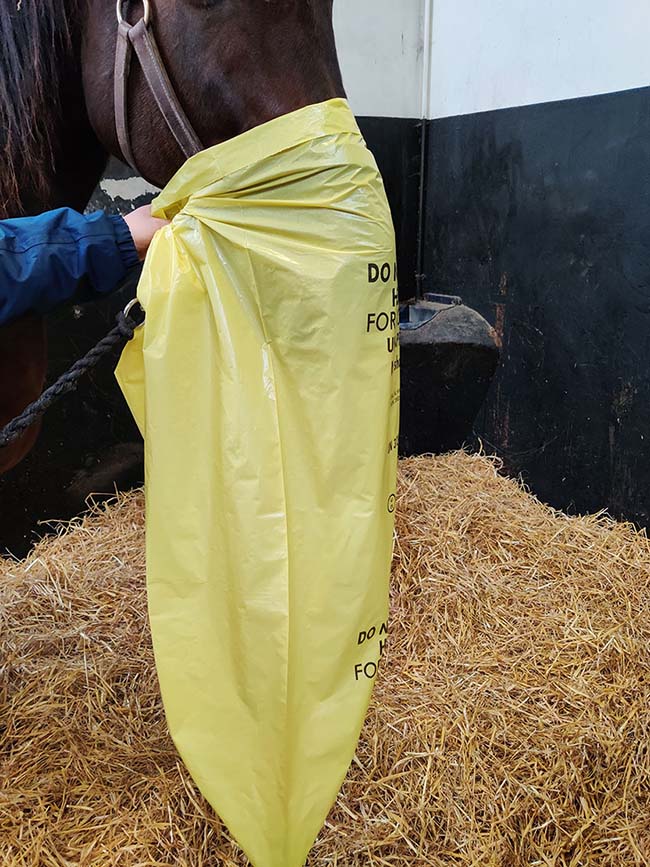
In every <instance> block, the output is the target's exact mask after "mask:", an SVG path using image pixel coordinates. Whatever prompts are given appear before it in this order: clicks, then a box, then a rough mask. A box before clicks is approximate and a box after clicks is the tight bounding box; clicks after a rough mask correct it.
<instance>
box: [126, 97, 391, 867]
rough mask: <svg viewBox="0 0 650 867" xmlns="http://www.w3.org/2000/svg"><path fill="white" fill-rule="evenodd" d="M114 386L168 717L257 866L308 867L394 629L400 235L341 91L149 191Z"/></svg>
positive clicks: (204, 786) (195, 160)
mask: <svg viewBox="0 0 650 867" xmlns="http://www.w3.org/2000/svg"><path fill="white" fill-rule="evenodd" d="M154 213H155V214H156V215H157V216H161V217H162V216H164V217H167V218H173V222H172V223H171V225H170V226H169V227H167V228H166V229H164V230H163V231H162V232H160V233H159V234H158V235H157V236H156V238H155V239H154V243H153V244H152V247H151V249H150V251H149V255H148V257H147V261H146V265H145V268H144V273H143V276H142V280H141V282H140V286H139V289H138V297H139V299H140V302H141V304H142V306H143V308H144V309H145V310H146V320H145V324H144V326H143V327H142V328H140V329H139V330H138V332H137V334H136V337H135V338H134V340H133V341H131V343H130V344H129V345H128V346H127V348H126V349H125V351H124V354H123V356H122V359H121V361H120V364H119V367H118V374H117V375H118V380H119V382H120V385H121V387H122V390H123V392H124V394H125V396H126V398H127V400H128V402H129V405H130V407H131V409H132V411H133V413H134V416H135V417H136V419H137V421H138V424H139V426H140V429H141V431H142V433H143V435H144V439H145V453H146V512H147V517H146V523H147V584H148V597H149V614H150V619H151V628H152V632H153V641H154V650H155V656H156V665H157V669H158V675H159V679H160V686H161V690H162V696H163V701H164V705H165V711H166V714H167V721H168V724H169V729H170V732H171V734H172V737H173V739H174V742H175V743H176V746H177V747H178V750H179V752H180V754H181V756H182V758H183V760H184V762H185V764H186V765H187V767H188V769H189V771H190V773H191V774H192V776H193V778H194V780H195V781H196V783H197V785H198V787H199V788H200V790H201V791H202V792H203V794H204V795H205V797H206V798H207V799H208V801H209V802H210V803H211V804H212V805H213V807H214V809H215V810H216V811H217V813H218V814H219V815H220V816H221V818H222V819H223V821H224V822H225V823H226V825H227V826H228V828H229V829H230V831H231V833H232V834H233V836H234V837H235V839H236V840H237V841H238V842H239V844H240V845H241V846H242V848H243V849H244V851H245V852H246V854H247V855H248V857H249V859H250V860H251V861H252V863H253V864H254V865H255V867H300V865H301V864H303V863H304V861H305V858H306V856H307V853H308V851H309V849H310V847H311V845H312V844H313V841H314V839H315V837H316V835H317V833H318V831H319V829H320V827H321V826H322V824H323V822H324V820H325V817H326V815H327V812H328V810H329V808H330V807H331V805H332V803H333V802H334V800H335V798H336V794H337V791H338V789H339V787H340V785H341V782H342V781H343V779H344V777H345V774H346V772H347V769H348V767H349V764H350V762H351V760H352V757H353V755H354V750H355V746H356V743H357V739H358V736H359V731H360V728H361V725H362V722H363V719H364V715H365V712H366V709H367V705H368V701H369V698H370V693H371V689H372V684H373V680H374V678H375V675H376V672H377V665H378V661H379V657H380V655H381V651H382V650H383V647H384V644H385V641H386V637H387V602H388V578H389V570H390V559H391V551H392V536H393V517H394V516H393V511H394V508H395V476H396V458H397V452H396V445H397V440H396V437H397V431H398V402H399V349H398V343H397V327H398V325H397V319H398V315H397V314H398V306H397V286H396V274H395V270H396V269H395V249H394V233H393V227H392V223H391V217H390V212H389V209H388V204H387V201H386V196H385V192H384V187H383V184H382V181H381V178H380V175H379V173H378V170H377V167H376V164H375V161H374V159H373V157H372V155H371V154H370V152H369V151H368V150H367V148H366V147H365V143H364V141H363V139H362V137H361V135H360V133H359V130H358V128H357V125H356V122H355V120H354V117H353V115H352V113H351V111H350V109H349V107H348V105H347V103H346V102H345V101H344V100H332V101H329V102H326V103H322V104H320V105H314V106H309V107H307V108H304V109H301V110H299V111H297V112H295V113H293V114H290V115H286V116H284V117H281V118H278V119H276V120H273V121H271V122H269V123H267V124H265V125H263V126H261V127H258V128H256V129H254V130H251V131H250V132H246V133H244V134H243V135H241V136H239V137H238V138H236V139H233V140H231V141H228V142H226V143H224V144H221V145H217V146H215V147H212V148H210V149H208V150H206V151H204V152H202V153H200V154H198V155H197V156H195V157H192V158H191V159H190V160H189V161H188V162H187V163H186V164H185V165H184V166H183V167H182V168H181V170H180V171H179V172H178V174H177V175H176V176H175V177H174V178H173V179H172V180H171V182H170V183H169V184H168V186H167V187H166V188H165V190H164V191H163V192H162V193H161V195H160V196H159V197H158V198H157V199H156V201H155V203H154Z"/></svg>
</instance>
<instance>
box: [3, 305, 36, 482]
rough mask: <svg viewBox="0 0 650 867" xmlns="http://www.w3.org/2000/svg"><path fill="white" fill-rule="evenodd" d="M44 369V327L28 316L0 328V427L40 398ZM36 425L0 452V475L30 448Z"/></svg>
mask: <svg viewBox="0 0 650 867" xmlns="http://www.w3.org/2000/svg"><path fill="white" fill-rule="evenodd" d="M46 368H47V346H46V338H45V324H44V322H43V318H42V317H41V316H36V315H31V314H30V315H29V316H23V317H22V318H21V319H17V320H16V321H15V322H10V323H9V324H8V325H5V326H3V327H2V328H0V427H2V426H3V425H5V424H6V423H7V422H9V421H11V419H12V418H14V417H15V416H16V415H18V414H19V413H20V412H22V411H23V409H25V407H26V406H27V405H28V404H29V403H31V402H32V401H33V400H36V398H37V397H38V396H39V395H40V394H41V392H42V390H43V384H44V382H45V373H46ZM39 430H40V423H37V424H34V425H32V427H31V428H29V430H28V431H26V432H25V434H23V436H22V437H20V439H18V440H16V442H14V443H12V444H11V445H10V446H7V447H6V448H0V473H4V472H6V471H7V470H9V469H11V468H12V467H14V466H15V465H16V464H17V463H18V462H19V461H21V460H22V459H23V458H24V457H25V455H26V454H27V453H28V452H29V450H30V449H31V448H32V446H33V445H34V442H35V441H36V437H37V436H38V432H39Z"/></svg>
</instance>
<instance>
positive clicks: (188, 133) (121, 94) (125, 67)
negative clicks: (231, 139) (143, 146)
mask: <svg viewBox="0 0 650 867" xmlns="http://www.w3.org/2000/svg"><path fill="white" fill-rule="evenodd" d="M128 3H129V0H126V6H127V8H128ZM143 3H144V14H143V16H142V18H141V19H140V20H139V21H138V22H137V24H133V25H132V24H129V22H128V21H127V20H126V18H124V15H123V8H124V5H125V0H117V7H116V9H117V46H116V50H115V76H114V110H115V128H116V130H117V140H118V142H119V145H120V150H121V151H122V156H123V157H124V159H125V160H126V161H127V162H128V163H130V165H131V166H132V167H133V168H134V169H135V170H136V171H137V170H138V169H137V165H136V162H135V158H134V156H133V150H132V148H131V137H130V135H129V115H128V84H129V71H130V69H131V58H132V55H133V51H135V53H136V56H137V58H138V61H139V63H140V66H141V68H142V72H143V73H144V76H145V79H146V81H147V84H148V85H149V90H150V91H151V93H152V94H153V97H154V99H155V101H156V105H157V106H158V110H159V111H160V113H161V115H162V117H163V119H164V121H165V123H166V124H167V126H168V127H169V129H170V131H171V133H172V135H173V136H174V138H175V139H176V141H177V143H178V146H179V147H180V149H181V151H182V152H183V154H184V156H185V157H186V158H188V157H191V156H193V155H194V154H196V153H198V152H199V151H200V150H202V149H203V147H202V145H201V142H200V140H199V138H198V136H197V134H196V133H195V132H194V129H193V128H192V124H191V123H190V122H189V120H188V118H187V115H186V114H185V112H184V111H183V107H182V106H181V103H180V101H179V99H178V97H177V95H176V92H175V91H174V88H173V85H172V83H171V81H170V80H169V75H168V74H167V70H166V69H165V65H164V63H163V60H162V57H161V56H160V51H159V50H158V45H157V44H156V39H155V37H154V35H153V30H152V29H151V0H143Z"/></svg>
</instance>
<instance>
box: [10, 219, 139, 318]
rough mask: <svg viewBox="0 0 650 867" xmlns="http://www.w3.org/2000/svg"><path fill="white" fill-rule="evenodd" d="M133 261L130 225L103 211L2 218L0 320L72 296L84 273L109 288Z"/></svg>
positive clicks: (103, 291)
mask: <svg viewBox="0 0 650 867" xmlns="http://www.w3.org/2000/svg"><path fill="white" fill-rule="evenodd" d="M137 263H138V254H137V252H136V249H135V246H134V244H133V240H132V238H131V233H130V232H129V227H128V226H127V225H126V223H125V222H124V220H123V219H122V217H117V216H111V215H109V214H105V213H104V212H103V211H96V212H95V213H93V214H90V215H88V216H84V215H83V214H80V213H78V212H77V211H73V210H71V209H70V208H59V209H58V210H56V211H47V212H46V213H44V214H40V215H39V216H37V217H19V218H17V219H14V220H0V325H2V324H4V323H5V322H8V321H9V320H11V319H15V318H16V317H17V316H21V315H22V314H23V313H26V312H27V311H29V310H35V311H37V312H38V313H45V312H47V311H48V310H50V309H51V308H52V307H55V306H56V305H57V304H61V303H63V302H64V301H68V300H70V299H71V298H72V297H73V296H74V294H75V291H76V289H77V284H78V282H79V280H80V279H81V278H83V277H88V278H89V280H90V282H91V284H92V286H93V288H94V290H95V291H96V292H98V293H100V294H106V293H108V292H111V291H112V290H113V289H115V288H116V287H117V285H118V283H119V282H120V281H121V280H122V279H123V278H124V276H125V274H126V272H127V270H128V269H129V268H130V267H132V266H133V265H136V264H137Z"/></svg>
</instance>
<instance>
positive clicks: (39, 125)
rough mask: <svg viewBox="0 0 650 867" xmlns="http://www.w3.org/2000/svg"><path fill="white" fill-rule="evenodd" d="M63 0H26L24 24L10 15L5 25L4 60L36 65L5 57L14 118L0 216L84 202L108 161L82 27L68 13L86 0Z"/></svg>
mask: <svg viewBox="0 0 650 867" xmlns="http://www.w3.org/2000/svg"><path fill="white" fill-rule="evenodd" d="M39 2H41V0H39ZM63 2H64V4H65V8H64V9H61V6H60V0H43V3H42V8H41V9H40V11H39V10H38V9H37V7H36V6H35V4H31V3H30V4H25V8H24V10H23V11H22V13H21V14H22V15H23V16H24V20H23V19H19V20H20V24H17V23H16V22H12V21H11V20H10V19H6V22H5V23H7V24H11V25H12V26H11V28H10V30H9V31H8V32H4V31H3V36H4V37H5V43H6V56H5V62H7V63H8V62H9V60H11V59H12V58H13V62H14V63H13V65H14V66H15V64H16V62H19V65H20V66H24V64H25V62H26V58H27V59H29V62H30V64H31V66H30V69H29V74H25V75H21V76H17V75H13V74H12V72H11V68H12V67H11V64H10V65H9V67H8V68H6V69H3V64H2V61H1V60H0V73H1V74H2V75H3V82H1V83H0V84H2V86H0V100H4V102H3V103H2V104H0V114H2V116H3V117H5V118H9V119H10V121H11V122H10V123H7V125H6V127H5V130H4V134H5V136H6V140H5V141H4V142H3V147H4V149H5V154H6V155H7V158H6V159H5V161H4V164H3V165H2V166H0V217H3V216H17V215H21V214H34V213H38V212H40V211H43V210H47V209H51V208H55V207H61V206H64V205H68V206H71V207H74V208H76V209H79V210H82V209H83V208H84V207H85V205H86V203H87V202H88V200H89V198H90V195H91V194H92V191H93V189H94V187H95V185H96V184H97V182H98V180H99V178H100V176H101V172H102V169H103V166H104V165H105V162H106V154H105V151H104V149H103V148H102V146H101V145H100V144H99V142H98V140H97V138H96V136H95V135H94V133H93V131H92V128H91V126H90V123H89V121H88V117H87V112H86V107H85V102H84V96H83V87H82V79H81V63H80V57H79V55H80V48H79V45H80V33H78V34H75V33H69V32H68V30H67V29H66V21H67V20H71V21H77V20H78V15H79V12H80V9H81V6H80V0H63ZM18 8H19V9H20V4H19V7H18ZM57 28H58V30H57ZM0 30H2V28H0ZM34 130H36V133H35V134H34V133H33V131H34ZM1 138H2V136H1V135H0V139H1Z"/></svg>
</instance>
